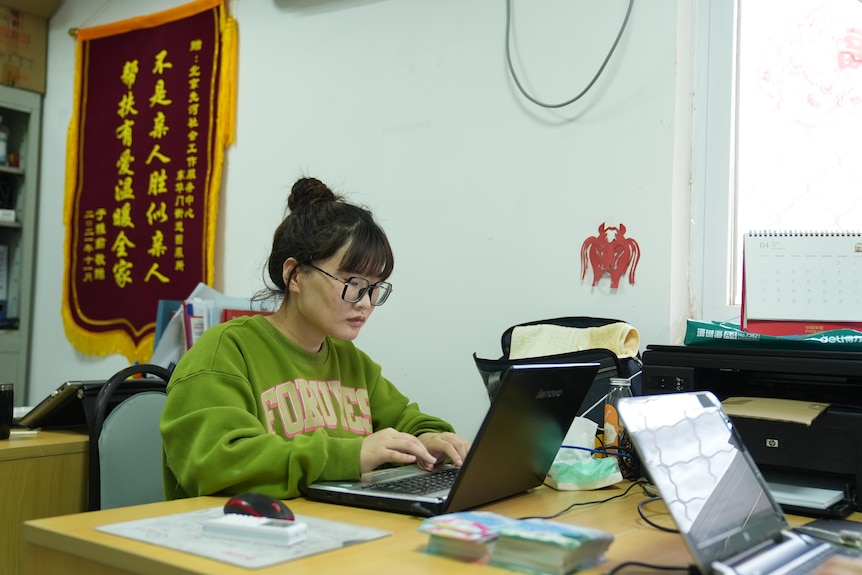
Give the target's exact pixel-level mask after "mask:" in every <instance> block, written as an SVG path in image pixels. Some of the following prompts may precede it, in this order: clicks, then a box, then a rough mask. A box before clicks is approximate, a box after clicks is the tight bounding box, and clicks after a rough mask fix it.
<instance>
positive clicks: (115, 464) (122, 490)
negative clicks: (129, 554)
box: [88, 364, 171, 511]
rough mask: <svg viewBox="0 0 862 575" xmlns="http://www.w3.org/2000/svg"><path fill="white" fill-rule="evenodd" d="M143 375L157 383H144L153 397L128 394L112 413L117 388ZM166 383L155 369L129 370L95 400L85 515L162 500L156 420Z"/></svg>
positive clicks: (110, 382)
mask: <svg viewBox="0 0 862 575" xmlns="http://www.w3.org/2000/svg"><path fill="white" fill-rule="evenodd" d="M147 374H149V375H153V376H155V377H156V378H157V379H156V380H155V381H154V380H150V381H154V384H155V386H156V388H157V389H159V390H158V391H154V390H148V391H140V392H138V393H134V394H133V395H131V396H130V397H127V398H126V399H124V400H123V401H122V402H120V403H119V404H118V405H116V407H113V405H112V403H113V402H112V401H111V400H112V397H113V396H114V394H115V392H116V391H117V388H118V387H120V386H121V385H122V384H123V383H125V382H126V381H127V380H129V378H131V377H133V376H137V375H147ZM170 377H171V374H170V372H169V371H168V370H167V369H165V368H163V367H161V366H158V365H151V364H142V365H133V366H130V367H127V368H125V369H122V370H120V371H118V372H117V373H116V374H114V375H113V376H112V377H111V379H109V380H108V381H107V382H106V383H105V385H104V386H103V387H102V389H101V391H99V395H98V396H96V405H95V409H94V413H93V420H92V425H91V426H90V463H89V472H90V478H89V505H88V507H89V510H90V511H96V510H98V509H111V508H114V507H124V506H127V505H137V504H139V503H151V502H154V501H162V500H164V488H163V486H162V437H161V434H160V433H159V419H160V418H161V415H162V410H163V409H164V405H165V400H166V399H167V391H166V389H167V385H168V380H169V379H170ZM159 380H161V381H159ZM129 381H140V380H136V379H131V380H129Z"/></svg>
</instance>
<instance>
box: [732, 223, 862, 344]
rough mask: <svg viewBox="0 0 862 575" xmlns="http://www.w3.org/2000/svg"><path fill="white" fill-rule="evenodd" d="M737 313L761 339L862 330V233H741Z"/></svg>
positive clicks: (746, 328) (743, 323)
mask: <svg viewBox="0 0 862 575" xmlns="http://www.w3.org/2000/svg"><path fill="white" fill-rule="evenodd" d="M740 314H741V317H740V326H741V327H742V329H743V330H745V331H749V332H754V333H762V334H766V335H800V334H809V333H820V332H823V331H829V330H833V329H854V330H859V331H862V232H859V231H755V232H749V233H747V234H745V236H744V238H743V265H742V306H741V311H740Z"/></svg>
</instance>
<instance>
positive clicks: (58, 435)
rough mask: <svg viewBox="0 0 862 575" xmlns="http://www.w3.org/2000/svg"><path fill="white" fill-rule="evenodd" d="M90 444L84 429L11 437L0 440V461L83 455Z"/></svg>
mask: <svg viewBox="0 0 862 575" xmlns="http://www.w3.org/2000/svg"><path fill="white" fill-rule="evenodd" d="M89 444H90V440H89V436H88V434H87V430H86V428H84V429H63V430H41V431H39V432H38V433H36V434H35V435H12V436H11V437H9V439H3V440H0V461H11V460H13V459H27V458H30V457H45V456H47V455H64V454H68V453H85V452H86V451H87V446H88V445H89Z"/></svg>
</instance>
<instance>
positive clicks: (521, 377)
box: [306, 363, 599, 517]
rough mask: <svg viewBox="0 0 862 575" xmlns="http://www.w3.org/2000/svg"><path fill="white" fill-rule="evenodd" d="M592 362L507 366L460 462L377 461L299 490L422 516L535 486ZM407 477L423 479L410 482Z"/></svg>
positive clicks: (591, 373) (585, 386)
mask: <svg viewBox="0 0 862 575" xmlns="http://www.w3.org/2000/svg"><path fill="white" fill-rule="evenodd" d="M598 368H599V364H597V363H560V364H522V365H514V366H511V367H510V368H508V369H507V370H506V372H505V373H504V374H503V377H502V380H501V383H500V388H499V391H498V392H497V394H496V396H495V398H494V401H493V402H492V403H491V406H490V408H489V409H488V412H487V414H486V415H485V419H484V421H483V422H482V425H481V427H480V428H479V431H478V433H477V434H476V438H475V439H474V441H473V445H472V447H471V448H470V451H469V453H468V454H467V457H466V458H465V459H464V462H463V465H462V466H461V467H460V468H458V467H455V466H453V465H441V466H439V467H438V468H436V469H435V470H433V471H431V472H427V471H422V470H421V469H419V467H418V466H416V465H407V466H403V467H393V468H385V469H380V470H375V471H372V472H370V473H366V474H363V477H362V479H361V480H360V481H355V482H346V481H326V482H317V483H313V484H312V485H311V486H309V489H308V492H307V493H306V497H307V498H308V499H311V500H315V501H324V502H327V503H337V504H342V505H352V506H355V507H365V508H369V509H378V510H382V511H391V512H395V513H405V514H408V515H417V516H421V517H430V516H432V515H439V514H441V513H450V512H454V511H461V510H464V509H470V508H473V507H477V506H479V505H484V504H486V503H490V502H492V501H496V500H498V499H503V498H506V497H510V496H512V495H517V494H519V493H523V492H524V491H527V490H529V489H532V488H534V487H538V486H540V485H542V483H543V482H544V480H545V477H546V476H547V473H548V470H549V469H550V468H551V464H552V463H553V462H554V458H555V457H556V455H557V452H558V451H559V449H560V445H562V443H563V439H564V438H565V436H566V433H567V432H568V430H569V427H570V426H571V424H572V421H574V419H575V416H576V415H577V412H578V408H579V407H580V406H581V403H582V402H583V400H584V398H585V397H586V395H587V391H588V390H589V388H590V385H591V384H592V382H593V378H594V377H595V375H596V372H597V371H598ZM438 480H439V481H440V482H441V483H440V484H437V483H436V482H437V481H438ZM415 483H421V484H428V483H430V484H431V485H430V486H428V485H423V486H422V487H423V488H422V489H416V487H415V485H414V484H415ZM405 484H406V485H405Z"/></svg>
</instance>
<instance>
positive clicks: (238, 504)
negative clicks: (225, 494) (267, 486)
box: [224, 491, 293, 521]
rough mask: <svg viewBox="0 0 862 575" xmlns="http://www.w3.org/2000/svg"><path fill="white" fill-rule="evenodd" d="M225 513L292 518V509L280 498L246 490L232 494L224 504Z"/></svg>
mask: <svg viewBox="0 0 862 575" xmlns="http://www.w3.org/2000/svg"><path fill="white" fill-rule="evenodd" d="M224 512H225V513H238V514H240V515H253V516H255V517H269V518H270V519H287V520H290V521H292V520H293V511H291V510H290V508H289V507H288V506H287V505H285V504H284V502H283V501H282V500H281V499H276V498H275V497H270V496H269V495H264V494H263V493H255V492H253V491H247V492H245V493H240V494H238V495H234V496H233V497H231V498H230V499H228V501H227V503H225V504H224Z"/></svg>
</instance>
